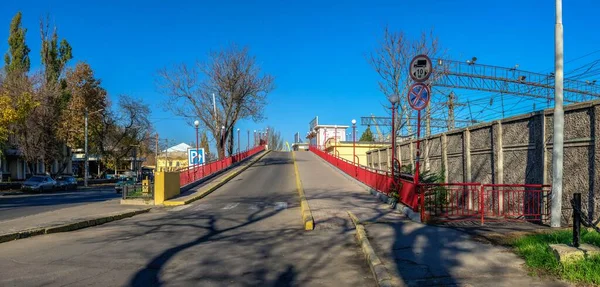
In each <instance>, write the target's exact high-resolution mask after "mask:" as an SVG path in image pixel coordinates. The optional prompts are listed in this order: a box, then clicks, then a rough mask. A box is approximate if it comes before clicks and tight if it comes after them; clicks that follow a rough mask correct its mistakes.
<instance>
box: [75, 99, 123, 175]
mask: <svg viewBox="0 0 600 287" xmlns="http://www.w3.org/2000/svg"><path fill="white" fill-rule="evenodd" d="M101 111H104V109H99V110H97V111H95V112H91V113H88V109H87V108H86V109H85V114H84V117H85V118H84V121H85V146H84V152H85V162H84V164H83V168H84V172H83V185H84V186H85V187H87V186H88V173H89V172H90V171H89V169H90V163H89V156H88V117H89V115H90V114H95V113H99V112H101ZM116 168H117V167H116V166H115V170H117V169H116Z"/></svg>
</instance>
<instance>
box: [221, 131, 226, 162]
mask: <svg viewBox="0 0 600 287" xmlns="http://www.w3.org/2000/svg"><path fill="white" fill-rule="evenodd" d="M221 147H222V149H223V158H225V126H221Z"/></svg>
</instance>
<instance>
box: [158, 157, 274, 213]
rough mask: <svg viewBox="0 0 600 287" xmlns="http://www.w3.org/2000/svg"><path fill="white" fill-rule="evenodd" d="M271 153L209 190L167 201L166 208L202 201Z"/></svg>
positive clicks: (229, 175) (234, 171) (253, 161)
mask: <svg viewBox="0 0 600 287" xmlns="http://www.w3.org/2000/svg"><path fill="white" fill-rule="evenodd" d="M269 152H271V151H270V150H268V151H265V152H264V153H263V154H262V155H260V156H259V157H258V158H256V159H254V160H252V161H251V162H250V164H248V165H246V166H243V167H241V168H238V169H236V170H233V171H232V172H230V173H229V174H227V175H226V176H225V178H223V179H222V180H218V181H217V182H216V183H215V184H213V185H211V186H210V187H209V188H208V189H204V190H199V191H196V192H194V193H192V194H190V195H188V196H186V197H184V198H182V199H178V200H166V201H165V202H163V205H164V206H179V205H186V204H190V203H192V202H194V201H196V200H198V199H201V198H203V197H205V196H207V195H209V194H211V193H212V192H213V191H215V190H217V189H218V188H219V187H221V186H223V185H224V184H226V183H227V182H228V181H230V180H231V179H233V178H234V177H236V176H238V175H239V174H240V173H242V172H243V171H244V170H246V169H248V168H250V167H251V166H252V165H254V164H255V163H257V162H258V161H259V160H260V159H262V158H263V157H264V156H266V155H267V154H268V153H269Z"/></svg>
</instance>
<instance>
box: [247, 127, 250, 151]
mask: <svg viewBox="0 0 600 287" xmlns="http://www.w3.org/2000/svg"><path fill="white" fill-rule="evenodd" d="M246 150H250V130H248V145H246Z"/></svg>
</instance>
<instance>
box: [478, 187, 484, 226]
mask: <svg viewBox="0 0 600 287" xmlns="http://www.w3.org/2000/svg"><path fill="white" fill-rule="evenodd" d="M484 200H485V195H484V188H483V185H481V188H480V189H479V212H480V213H481V225H483V217H484V215H485V209H484V206H485V205H484V202H483V201H484Z"/></svg>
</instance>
